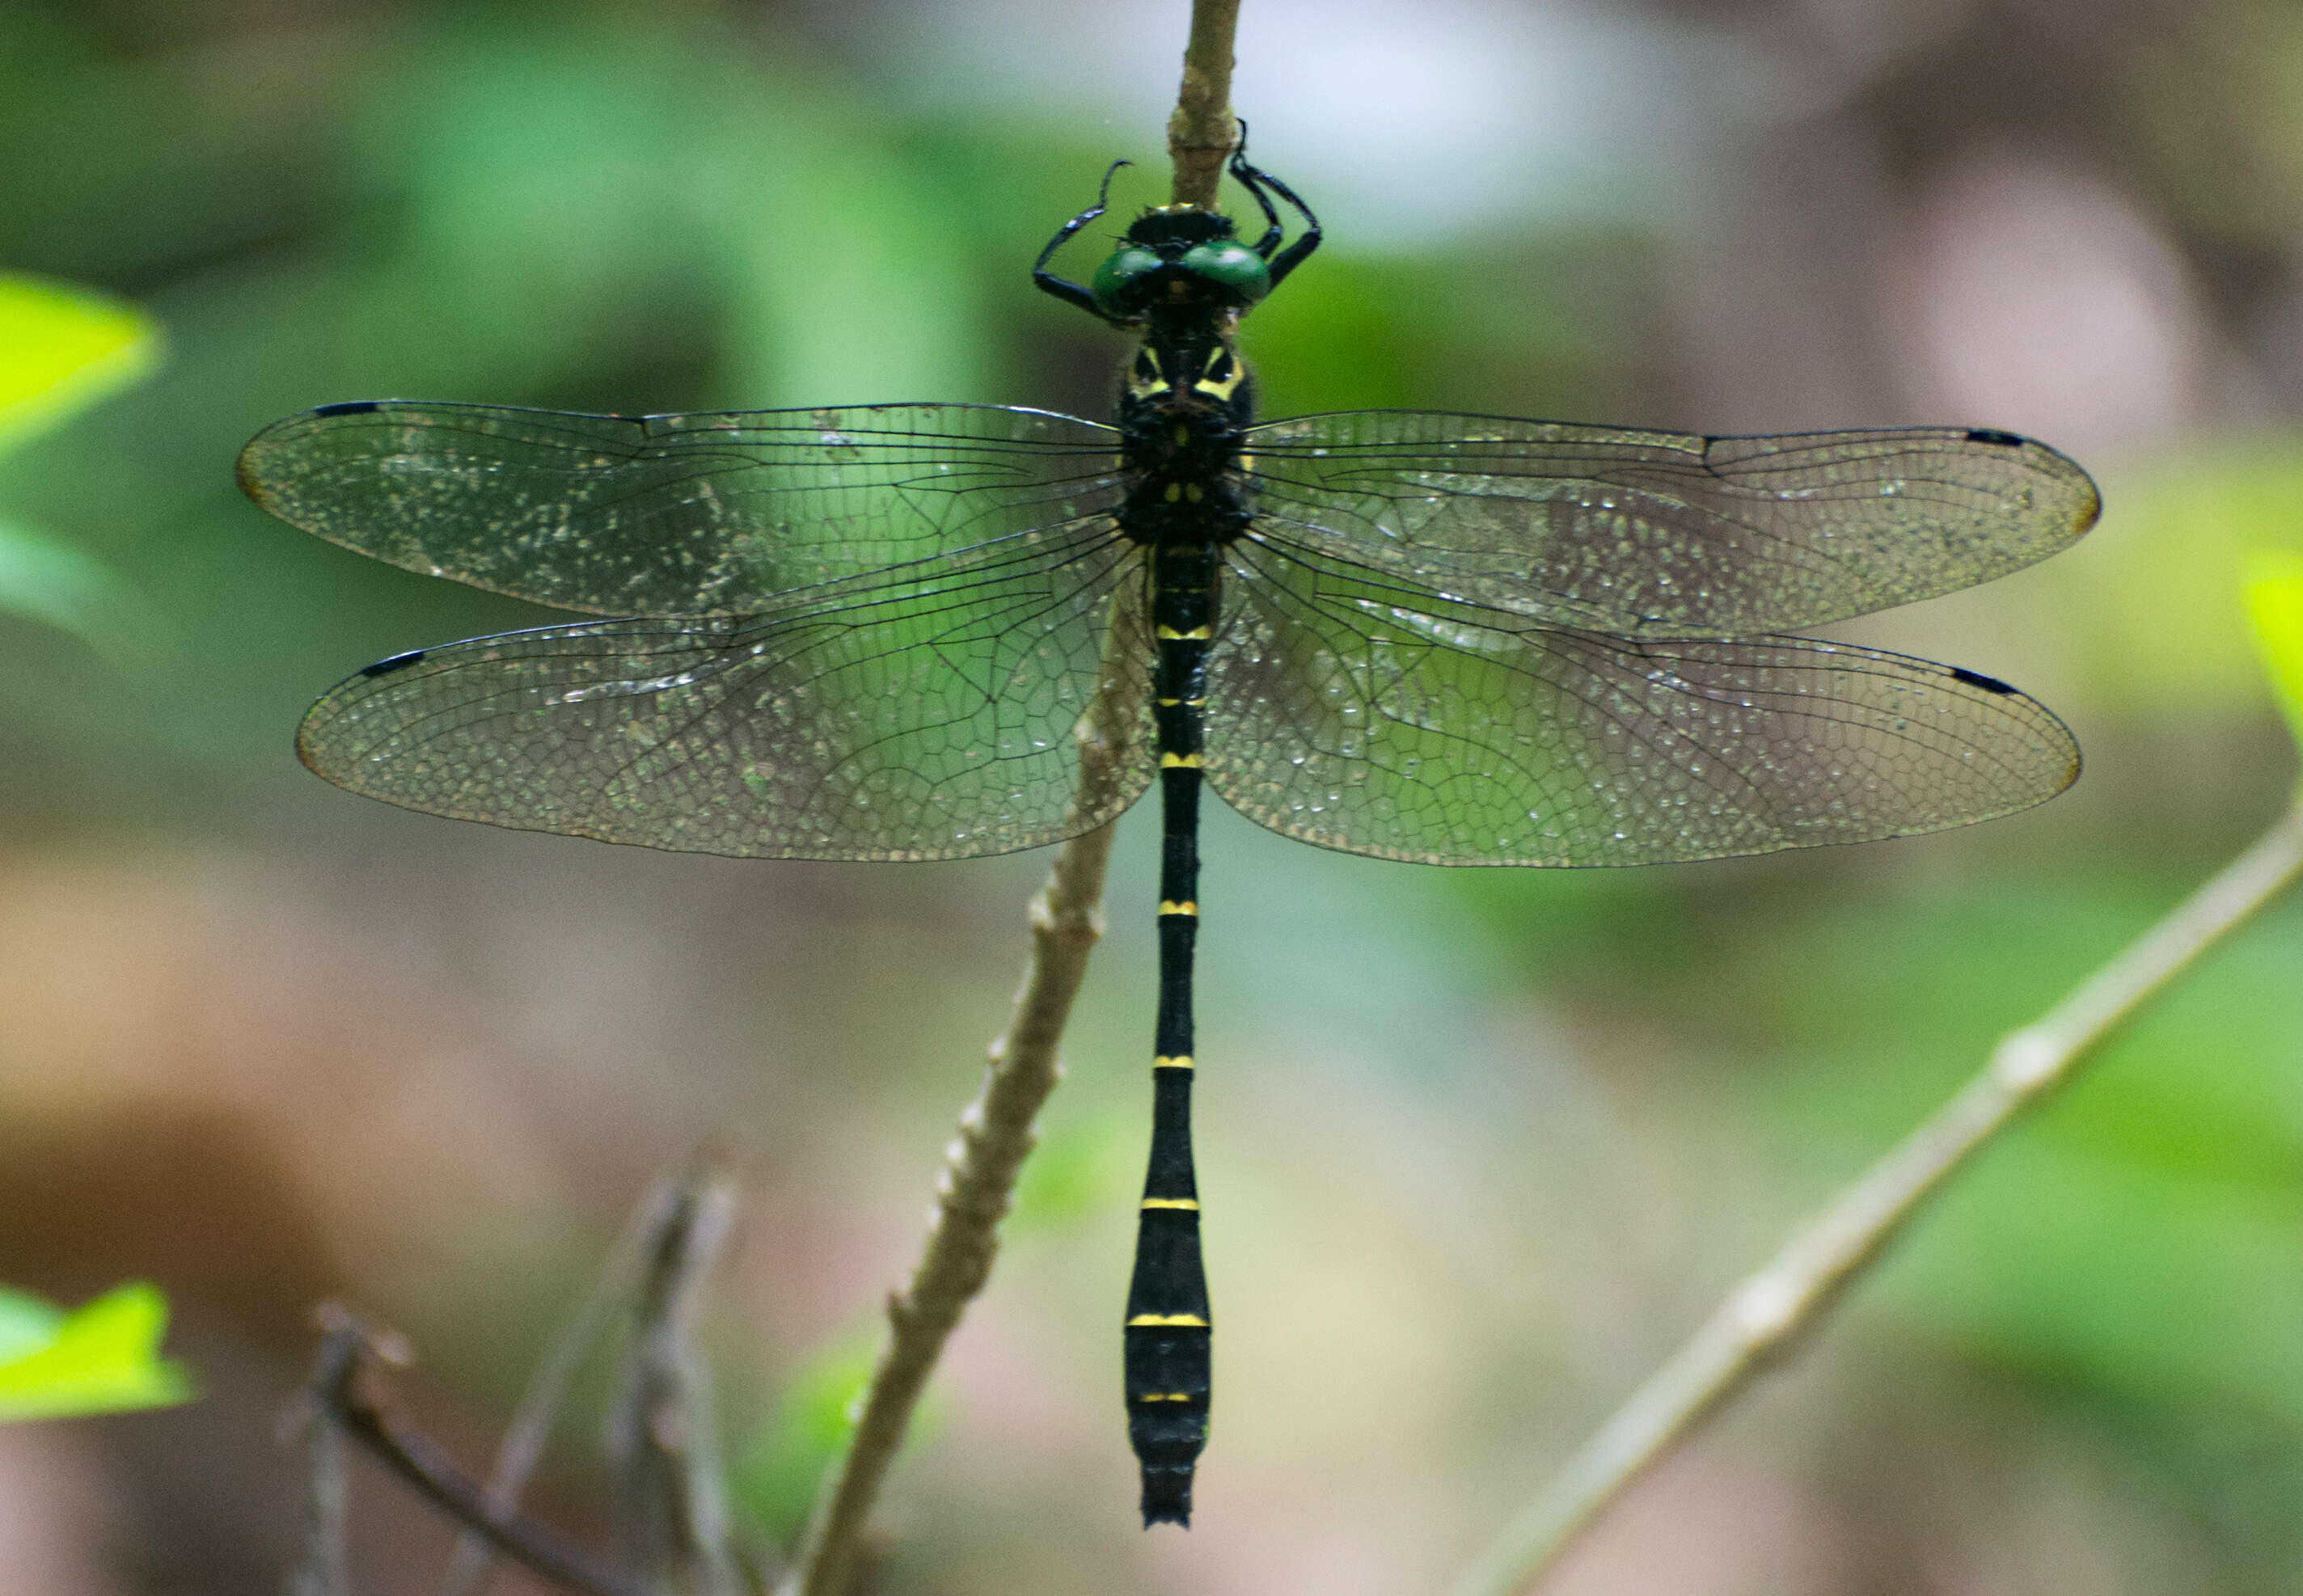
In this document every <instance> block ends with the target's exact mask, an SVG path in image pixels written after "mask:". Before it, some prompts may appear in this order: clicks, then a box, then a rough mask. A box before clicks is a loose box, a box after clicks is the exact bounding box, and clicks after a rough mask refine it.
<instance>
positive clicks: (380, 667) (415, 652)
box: [359, 648, 430, 677]
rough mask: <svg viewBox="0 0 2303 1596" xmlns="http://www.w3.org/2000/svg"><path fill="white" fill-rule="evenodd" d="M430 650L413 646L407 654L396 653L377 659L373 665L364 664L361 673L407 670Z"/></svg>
mask: <svg viewBox="0 0 2303 1596" xmlns="http://www.w3.org/2000/svg"><path fill="white" fill-rule="evenodd" d="M429 652H430V650H428V649H423V648H411V649H409V651H408V652H407V653H406V654H393V655H392V656H391V657H390V658H389V659H381V660H378V661H376V663H374V664H373V665H362V666H361V667H360V671H359V673H360V674H361V675H362V676H364V677H375V676H389V675H391V674H392V672H393V671H405V670H407V669H408V667H409V666H410V665H412V664H414V663H417V662H418V660H420V659H422V658H423V657H424V656H425V654H427V653H429Z"/></svg>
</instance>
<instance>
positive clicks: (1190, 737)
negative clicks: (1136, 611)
mask: <svg viewBox="0 0 2303 1596" xmlns="http://www.w3.org/2000/svg"><path fill="white" fill-rule="evenodd" d="M1218 569H1219V556H1218V555H1217V553H1216V552H1215V551H1214V549H1212V548H1211V547H1209V546H1206V545H1201V546H1199V547H1188V546H1186V547H1179V548H1165V547H1155V549H1154V550H1153V553H1152V556H1151V629H1152V635H1153V637H1154V638H1156V639H1157V643H1158V650H1159V653H1158V659H1157V661H1156V663H1155V665H1154V667H1153V671H1152V702H1151V722H1152V726H1153V728H1154V730H1155V733H1156V737H1157V742H1158V747H1159V752H1160V822H1161V823H1160V832H1161V836H1160V1012H1159V1017H1158V1019H1157V1022H1156V1024H1155V1026H1154V1030H1153V1038H1152V1060H1151V1081H1152V1103H1151V1159H1150V1161H1149V1166H1148V1168H1147V1169H1146V1170H1145V1173H1144V1178H1143V1209H1142V1212H1141V1217H1140V1218H1139V1220H1137V1224H1136V1233H1135V1275H1134V1278H1133V1279H1132V1280H1131V1281H1130V1283H1129V1286H1128V1291H1127V1320H1126V1359H1125V1366H1126V1393H1127V1438H1128V1443H1129V1445H1130V1446H1132V1447H1133V1448H1135V1457H1136V1461H1137V1462H1138V1464H1140V1465H1141V1466H1142V1470H1143V1522H1144V1524H1146V1525H1147V1526H1149V1525H1151V1524H1162V1523H1166V1524H1188V1523H1189V1522H1190V1521H1191V1512H1192V1474H1193V1470H1194V1467H1195V1465H1197V1462H1198V1459H1199V1456H1200V1449H1201V1448H1202V1447H1203V1446H1205V1445H1206V1444H1207V1436H1208V1400H1209V1395H1210V1389H1211V1359H1210V1354H1211V1345H1210V1344H1211V1337H1212V1325H1211V1317H1210V1314H1209V1311H1208V1284H1207V1275H1206V1272H1205V1271H1204V1270H1203V1269H1202V1265H1201V1261H1200V1194H1199V1184H1198V1179H1197V1177H1196V1175H1195V1174H1194V1170H1193V1167H1192V1077H1193V1075H1194V1059H1193V1051H1192V1050H1193V1024H1192V959H1193V951H1194V946H1195V944H1196V942H1197V940H1198V935H1199V925H1200V906H1199V881H1200V841H1199V830H1200V771H1201V760H1202V752H1203V750H1204V748H1205V746H1206V739H1205V725H1206V706H1207V661H1208V644H1209V641H1210V639H1211V636H1212V633H1213V631H1214V621H1215V610H1216V582H1217V571H1218Z"/></svg>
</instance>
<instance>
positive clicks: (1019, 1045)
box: [780, 671, 1142, 1596]
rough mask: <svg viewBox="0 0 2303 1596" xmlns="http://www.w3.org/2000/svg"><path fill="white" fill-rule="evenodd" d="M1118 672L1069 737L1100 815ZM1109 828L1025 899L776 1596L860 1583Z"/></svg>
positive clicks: (1117, 717) (1006, 1175)
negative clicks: (868, 1535)
mask: <svg viewBox="0 0 2303 1596" xmlns="http://www.w3.org/2000/svg"><path fill="white" fill-rule="evenodd" d="M1122 676H1123V673H1121V672H1118V671H1110V672H1107V673H1106V678H1105V685H1104V688H1103V690H1102V692H1101V695H1100V696H1099V697H1098V699H1097V703H1096V705H1095V707H1094V708H1093V709H1092V711H1091V713H1090V714H1089V715H1088V716H1087V718H1086V719H1085V720H1084V722H1082V725H1081V728H1080V796H1079V798H1078V800H1077V804H1078V807H1079V808H1080V810H1082V811H1083V812H1091V813H1092V812H1094V811H1096V810H1099V809H1101V807H1103V806H1104V805H1105V804H1106V802H1107V801H1108V799H1109V794H1110V792H1111V790H1112V787H1113V784H1114V783H1115V782H1116V781H1118V779H1119V775H1120V773H1121V772H1122V771H1123V770H1124V769H1126V764H1127V762H1128V761H1129V760H1130V759H1133V758H1135V757H1137V752H1136V750H1135V748H1134V747H1133V745H1132V743H1130V742H1129V740H1128V739H1129V737H1130V736H1131V735H1132V729H1133V728H1134V727H1135V724H1136V722H1137V721H1138V718H1139V717H1140V714H1141V713H1142V712H1141V710H1140V707H1139V706H1138V705H1135V704H1134V703H1131V702H1127V701H1126V697H1127V695H1126V691H1125V689H1124V688H1122V687H1121V685H1120V683H1121V680H1122ZM1110 857H1111V828H1110V827H1109V825H1105V826H1100V827H1098V828H1097V829H1096V830H1094V831H1092V832H1087V833H1086V834H1085V835H1084V836H1079V837H1075V838H1073V839H1072V840H1070V841H1069V842H1067V843H1065V844H1064V845H1063V847H1062V848H1061V849H1059V851H1058V852H1057V854H1056V862H1055V866H1054V868H1053V869H1052V870H1050V872H1049V875H1048V881H1047V884H1046V885H1045V886H1043V887H1042V888H1041V889H1040V891H1039V892H1038V894H1037V895H1036V896H1034V897H1033V899H1032V904H1031V908H1030V910H1029V914H1030V918H1031V926H1032V956H1031V961H1030V964H1029V965H1028V967H1026V968H1025V975H1024V984H1023V988H1022V990H1021V991H1019V992H1017V995H1016V1007H1015V1010H1014V1012H1013V1014H1012V1015H1011V1016H1010V1017H1009V1019H1008V1028H1007V1029H1006V1030H1005V1031H1004V1032H1002V1033H1001V1034H1000V1038H999V1040H997V1041H996V1042H994V1043H992V1044H991V1067H990V1068H989V1070H988V1071H987V1073H986V1074H985V1077H984V1081H983V1091H982V1092H981V1093H980V1094H978V1095H977V1097H976V1099H975V1101H974V1102H972V1103H970V1104H969V1105H968V1106H967V1108H966V1110H964V1111H963V1112H962V1113H961V1115H960V1117H959V1134H958V1135H957V1136H956V1137H955V1138H954V1139H953V1141H952V1143H951V1145H950V1147H949V1150H948V1151H947V1153H946V1154H945V1162H944V1172H943V1177H942V1178H941V1181H939V1182H938V1184H937V1188H936V1207H935V1213H934V1218H933V1220H932V1223H931V1225H930V1228H929V1231H928V1237H927V1242H926V1245H925V1246H924V1247H923V1248H922V1250H921V1254H920V1260H919V1262H918V1264H917V1265H916V1266H915V1268H914V1269H913V1271H912V1278H911V1279H910V1281H909V1282H908V1283H907V1284H906V1286H905V1287H904V1288H903V1289H902V1290H901V1291H898V1292H897V1293H895V1294H894V1295H893V1296H890V1298H889V1299H888V1339H887V1341H886V1343H885V1344H884V1345H883V1346H882V1348H881V1352H880V1359H879V1362H878V1364H876V1365H875V1366H874V1367H873V1372H872V1381H871V1384H870V1385H869V1386H867V1387H866V1388H865V1393H864V1398H863V1404H862V1407H861V1410H860V1412H859V1413H858V1414H857V1417H856V1430H855V1433H854V1434H853V1436H852V1437H851V1438H850V1440H849V1441H848V1451H847V1453H846V1455H845V1456H844V1457H841V1459H840V1460H839V1465H837V1466H836V1467H835V1468H834V1470H833V1472H832V1474H831V1477H830V1478H829V1479H828V1480H826V1482H825V1484H824V1489H823V1491H822V1494H821V1495H820V1496H819V1497H818V1498H817V1499H816V1507H815V1513H814V1516H813V1517H812V1518H811V1520H810V1521H809V1524H808V1529H807V1534H806V1539H805V1540H804V1541H802V1543H801V1546H800V1551H799V1556H798V1560H797V1566H796V1568H795V1571H794V1573H793V1575H792V1576H791V1577H790V1578H789V1580H787V1581H785V1582H784V1583H783V1584H782V1585H781V1586H780V1591H782V1592H784V1593H785V1596H848V1592H849V1591H851V1590H852V1589H853V1588H854V1586H855V1583H856V1578H857V1575H859V1573H860V1572H862V1567H861V1565H862V1561H863V1550H864V1544H865V1529H866V1521H867V1519H868V1518H869V1516H870V1514H871V1510H872V1505H873V1501H874V1500H876V1499H877V1498H878V1496H879V1492H880V1486H881V1483H882V1481H883V1480H884V1479H885V1478H886V1476H887V1472H888V1466H889V1465H890V1463H892V1462H893V1461H894V1459H895V1455H896V1449H897V1448H898V1446H900V1445H901V1444H902V1442H903V1439H904V1432H905V1430H906V1429H907V1427H908V1425H909V1424H910V1422H911V1415H912V1410H913V1408H914V1407H915V1406H917V1404H918V1402H919V1398H920V1393H921V1391H922V1390H923V1389H925V1387H926V1385H927V1379H928V1374H929V1372H931V1371H932V1369H933V1368H934V1367H935V1363H936V1359H937V1357H938V1356H939V1355H941V1352H942V1351H943V1344H944V1340H945V1338H947V1337H949V1335H950V1334H951V1331H952V1328H953V1327H954V1326H955V1325H957V1323H958V1322H959V1316H960V1314H961V1313H962V1312H964V1311H965V1310H966V1306H967V1304H968V1302H969V1300H970V1299H971V1298H973V1297H974V1296H975V1294H976V1293H977V1292H978V1291H979V1290H981V1289H983V1282H984V1280H985V1279H987V1278H988V1277H989V1276H990V1274H991V1260H992V1256H993V1254H995V1253H997V1251H998V1250H999V1226H1000V1220H1002V1219H1003V1218H1005V1217H1006V1215H1007V1212H1008V1200H1009V1198H1010V1197H1011V1196H1012V1195H1013V1194H1014V1192H1015V1188H1016V1177H1017V1171H1018V1170H1021V1169H1022V1167H1023V1163H1024V1158H1025V1154H1026V1153H1030V1152H1031V1150H1032V1145H1033V1131H1032V1123H1033V1119H1035V1118H1036V1117H1037V1116H1038V1114H1039V1111H1040V1105H1041V1104H1042V1103H1043V1102H1046V1101H1047V1098H1048V1094H1049V1093H1050V1092H1052V1091H1053V1090H1055V1085H1056V1081H1057V1078H1058V1077H1059V1073H1060V1067H1059V1064H1058V1062H1057V1058H1056V1044H1057V1042H1058V1041H1059V1038H1060V1037H1061V1036H1062V1035H1063V1029H1064V1021H1065V1019H1066V1018H1067V1017H1068V1016H1069V1015H1070V1013H1071V1006H1072V1000H1073V998H1074V997H1076V995H1077V994H1078V992H1079V985H1080V982H1081V981H1082V979H1084V977H1085V975H1086V974H1087V959H1088V955H1089V954H1090V953H1091V952H1092V951H1093V950H1094V948H1095V944H1096V942H1097V940H1098V939H1099V938H1100V937H1101V935H1102V934H1103V916H1102V910H1101V907H1100V906H1101V898H1102V894H1103V874H1104V866H1105V864H1106V862H1107V861H1108V860H1109V858H1110Z"/></svg>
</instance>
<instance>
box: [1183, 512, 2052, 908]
mask: <svg viewBox="0 0 2303 1596" xmlns="http://www.w3.org/2000/svg"><path fill="white" fill-rule="evenodd" d="M1223 592H1224V598H1223V605H1224V611H1223V613H1224V619H1223V621H1222V623H1221V624H1220V626H1219V629H1218V633H1217V637H1216V640H1215V644H1214V648H1213V652H1212V654H1211V659H1210V667H1209V694H1208V710H1207V714H1208V738H1207V742H1208V751H1207V755H1206V773H1207V779H1208V781H1210V782H1211V784H1212V785H1213V786H1214V788H1215V790H1217V791H1218V792H1219V793H1220V794H1221V795H1222V796H1223V798H1224V799H1225V800H1226V801H1227V802H1228V803H1229V804H1230V805H1231V806H1233V807H1234V808H1236V809H1238V810H1239V811H1240V812H1241V813H1242V814H1244V815H1247V816H1248V817H1249V818H1250V819H1252V820H1254V821H1257V822H1258V823H1261V824H1263V825H1266V826H1269V827H1270V828H1271V829H1272V830H1273V831H1276V832H1282V833H1284V834H1286V835H1287V836H1291V837H1296V838H1300V839H1302V840H1304V841H1307V842H1316V843H1320V844H1322V845H1323V846H1326V847H1329V848H1337V849H1345V850H1346V851H1348V852H1352V853H1364V854H1375V855H1379V856H1381V857H1387V858H1398V859H1413V860H1419V861H1421V862H1424V863H1427V864H1437V865H1642V864H1652V863H1658V862H1662V861H1666V860H1683V859H1701V858H1714V857H1722V856H1726V855H1733V854H1757V853H1768V852H1773V851H1775V850H1776V849H1785V848H1804V847H1809V846H1813V845H1816V844H1819V843H1827V842H1864V841H1870V840H1876V839H1878V838H1882V837H1893V836H1899V835H1903V834H1907V833H1910V832H1928V831H1935V830H1937V829H1940V828H1942V827H1945V826H1953V825H1959V824H1961V823H1965V822H1968V821H1974V820H1983V819H1987V818H1989V817H1991V816H1993V815H2004V814H2007V813H2009V812H2011V811H2012V810H2016V809H2021V808H2025V807H2027V806H2030V805H2032V804H2036V803H2038V802H2040V801H2041V800H2043V799H2046V798H2051V797H2053V796H2054V794H2055V793H2057V792H2060V791H2061V790H2063V788H2065V787H2066V786H2068V785H2070V783H2071V781H2072V779H2073V778H2074V777H2075V776H2076V775H2077V774H2078V772H2079V750H2078V748H2077V747H2076V746H2075V745H2074V744H2073V742H2072V740H2071V734H2070V733H2069V732H2068V731H2066V730H2064V729H2063V723H2062V722H2059V721H2057V720H2056V719H2055V717H2054V715H2052V714H2049V713H2048V712H2047V711H2046V709H2044V708H2043V707H2041V706H2040V705H2038V704H2037V703H2035V702H2034V701H2033V700H2031V699H2030V698H2028V697H2024V696H2023V695H2022V694H2020V693H2018V692H2016V691H2015V690H2014V689H2013V688H2009V687H2007V686H2005V684H2004V683H2000V682H1995V681H1993V680H1990V679H1988V678H1986V677H1981V676H1977V675H1974V674H1973V673H1971V672H1967V671H1955V670H1953V669H1952V668H1951V667H1949V666H1945V665H1937V664H1932V663H1928V662H1927V661H1925V660H1915V659H1907V658H1904V657H1902V656H1900V655H1897V654H1883V653H1880V652H1878V651H1877V650H1873V649H1868V648H1858V647H1853V646H1847V645H1843V644H1838V643H1825V642H1818V641H1814V640H1811V639H1807V638H1759V639H1748V640H1736V639H1721V638H1698V639H1693V640H1683V641H1670V640H1664V639H1640V638H1622V637H1610V636H1606V635H1602V634H1599V633H1595V632H1590V631H1585V630H1576V629H1563V628H1557V627H1551V626H1545V625H1541V624H1538V623H1534V622H1531V621H1524V620H1522V619H1520V618H1518V617H1515V616H1512V615H1508V614H1506V613H1503V612H1498V611H1495V610H1489V609H1483V608H1480V607H1478V606H1473V605H1469V604H1460V603H1454V602H1450V601H1447V600H1445V599H1441V598H1438V597H1437V596H1436V595H1430V594H1428V593H1427V594H1416V593H1413V592H1411V591H1408V590H1405V589H1403V588H1400V587H1396V586H1392V585H1389V584H1387V583H1385V582H1383V581H1382V580H1380V579H1379V578H1371V577H1370V576H1369V575H1368V574H1367V573H1366V572H1364V571H1356V570H1352V569H1351V568H1348V567H1345V566H1340V565H1337V564H1335V563H1333V562H1329V561H1328V560H1326V559H1325V558H1324V556H1322V555H1321V554H1320V553H1319V552H1318V551H1316V550H1312V549H1307V548H1303V547H1300V546H1298V547H1295V548H1288V547H1285V546H1283V545H1279V544H1278V542H1277V541H1276V538H1275V536H1274V535H1273V534H1271V533H1270V532H1269V531H1268V530H1259V531H1258V532H1256V533H1253V534H1251V535H1250V536H1248V537H1246V538H1244V539H1243V540H1242V541H1241V542H1239V543H1237V544H1236V545H1233V547H1232V549H1231V551H1230V556H1229V563H1228V568H1227V573H1226V582H1225V587H1224V590H1223Z"/></svg>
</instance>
